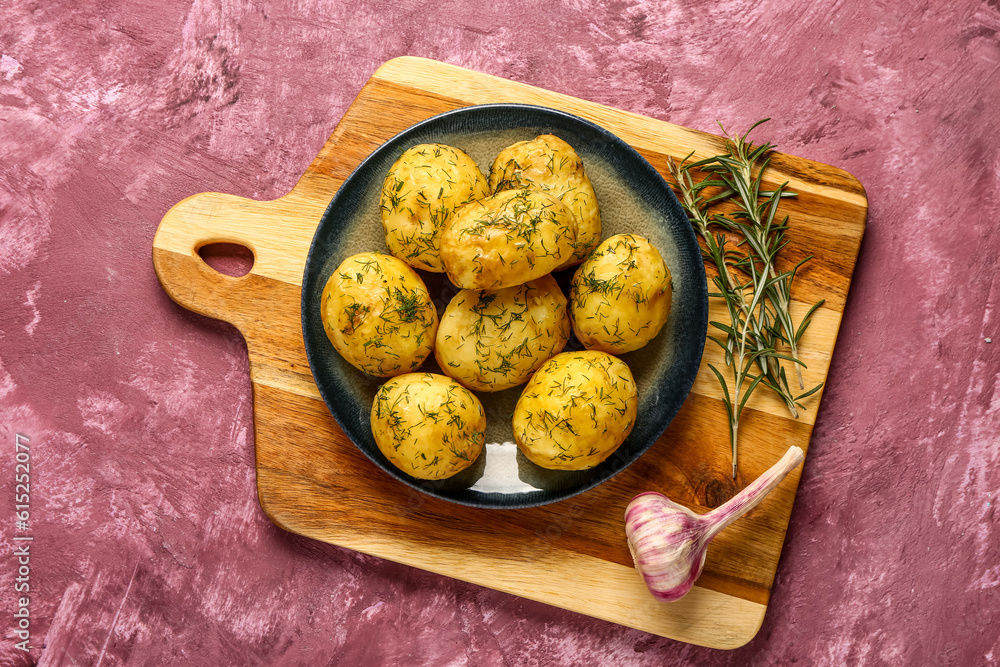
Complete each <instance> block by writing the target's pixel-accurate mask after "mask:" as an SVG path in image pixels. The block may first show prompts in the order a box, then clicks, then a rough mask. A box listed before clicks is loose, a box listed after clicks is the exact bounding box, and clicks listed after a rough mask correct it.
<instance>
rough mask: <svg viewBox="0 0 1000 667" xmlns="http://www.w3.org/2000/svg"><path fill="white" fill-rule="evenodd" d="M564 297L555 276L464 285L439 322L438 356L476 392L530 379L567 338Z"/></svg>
mask: <svg viewBox="0 0 1000 667" xmlns="http://www.w3.org/2000/svg"><path fill="white" fill-rule="evenodd" d="M569 333H570V322H569V308H568V307H567V303H566V297H565V296H563V293H562V290H561V289H559V285H558V284H556V279H555V278H553V277H552V276H551V275H548V276H544V277H542V278H539V279H538V280H533V281H531V282H528V283H525V284H524V285H518V286H517V287H508V288H506V289H502V290H495V291H488V290H483V291H480V290H462V291H461V292H459V293H458V294H456V295H455V297H454V298H453V299H452V300H451V303H449V304H448V308H446V309H445V311H444V315H442V316H441V324H440V325H439V326H438V333H437V342H436V343H435V345H434V358H435V359H437V362H438V366H440V367H441V370H442V371H444V373H445V374H446V375H450V376H451V377H453V378H455V379H456V380H458V381H459V382H461V383H462V384H463V385H465V386H466V387H468V388H470V389H474V390H476V391H501V390H503V389H509V388H511V387H516V386H517V385H519V384H522V383H524V382H527V381H528V378H529V377H531V374H532V373H533V372H534V371H535V369H537V368H538V367H539V366H541V365H542V364H543V363H544V362H545V361H546V360H547V359H549V358H550V357H552V356H553V355H556V354H558V353H560V352H562V350H563V348H564V347H565V346H566V341H568V340H569Z"/></svg>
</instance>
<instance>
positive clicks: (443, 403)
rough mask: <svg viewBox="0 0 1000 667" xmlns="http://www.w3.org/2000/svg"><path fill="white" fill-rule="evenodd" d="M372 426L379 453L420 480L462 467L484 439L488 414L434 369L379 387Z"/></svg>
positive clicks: (449, 473)
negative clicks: (435, 372)
mask: <svg viewBox="0 0 1000 667" xmlns="http://www.w3.org/2000/svg"><path fill="white" fill-rule="evenodd" d="M371 425H372V434H373V435H374V436H375V444H377V445H378V448H379V451H381V452H382V454H384V455H385V457H386V458H387V459H389V462H390V463H392V464H393V465H394V466H396V467H397V468H399V469H400V470H402V471H403V472H405V473H406V474H407V475H410V476H411V477H416V478H418V479H444V478H445V477H451V476H452V475H454V474H455V473H458V472H461V471H462V470H465V469H466V468H468V467H469V466H470V465H472V463H473V462H474V461H475V460H476V459H477V458H478V457H479V454H480V453H481V452H482V451H483V445H484V443H485V442H486V413H485V412H484V411H483V406H482V404H481V403H480V402H479V399H478V398H476V397H475V396H474V395H473V394H472V392H470V391H469V390H468V389H466V388H465V387H463V386H462V385H460V384H458V383H457V382H455V381H454V380H452V379H451V378H447V377H445V376H443V375H435V374H433V373H407V374H406V375H400V376H399V377H395V378H393V379H391V380H389V381H388V382H386V383H385V384H384V385H382V386H381V387H380V388H379V390H378V393H376V394H375V402H374V403H373V404H372V416H371Z"/></svg>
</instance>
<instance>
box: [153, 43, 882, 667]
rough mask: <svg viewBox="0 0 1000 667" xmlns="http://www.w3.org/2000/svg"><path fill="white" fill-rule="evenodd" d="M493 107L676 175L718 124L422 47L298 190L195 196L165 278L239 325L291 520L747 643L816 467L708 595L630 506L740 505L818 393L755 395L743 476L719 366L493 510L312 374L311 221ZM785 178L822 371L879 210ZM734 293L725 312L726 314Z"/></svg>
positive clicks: (800, 174)
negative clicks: (652, 436)
mask: <svg viewBox="0 0 1000 667" xmlns="http://www.w3.org/2000/svg"><path fill="white" fill-rule="evenodd" d="M487 102H524V103H531V104H538V105H542V106H548V107H552V108H556V109H562V110H565V111H569V112H571V113H575V114H577V115H579V116H582V117H584V118H587V119H588V120H591V121H593V122H595V123H597V124H599V125H601V126H603V127H605V128H607V129H608V130H610V131H612V132H614V133H615V134H617V135H618V136H620V137H621V138H622V139H624V140H625V141H627V142H628V143H630V144H631V145H632V146H634V147H635V148H636V149H637V150H639V152H640V153H642V154H643V155H644V156H645V157H646V159H648V160H649V161H650V162H651V163H652V164H653V165H654V166H655V167H656V168H657V169H658V170H659V171H660V172H661V173H662V174H664V175H665V176H666V174H667V169H666V165H667V160H668V158H669V157H671V156H672V157H675V158H680V157H683V156H685V155H687V154H688V153H691V152H692V151H694V152H695V155H696V157H699V156H708V155H711V154H714V153H716V152H717V151H718V150H719V149H720V148H721V146H722V140H721V139H720V138H719V137H715V136H712V135H709V134H705V133H702V132H698V131H695V130H690V129H687V128H682V127H679V126H676V125H671V124H669V123H665V122H662V121H657V120H653V119H650V118H645V117H642V116H638V115H635V114H631V113H627V112H624V111H620V110H616V109H612V108H609V107H605V106H601V105H598V104H594V103H591V102H586V101H584V100H579V99H575V98H572V97H569V96H566V95H560V94H556V93H551V92H548V91H544V90H540V89H537V88H533V87H530V86H526V85H523V84H518V83H514V82H510V81H506V80H503V79H498V78H495V77H490V76H486V75H483V74H478V73H475V72H471V71H468V70H464V69H461V68H457V67H453V66H449V65H444V64H441V63H437V62H433V61H429V60H422V59H417V58H399V59H396V60H392V61H389V62H387V63H386V64H385V65H383V66H382V67H381V68H379V70H378V71H377V72H376V73H375V74H374V75H373V76H372V78H371V80H370V81H369V82H368V83H367V84H366V85H365V87H364V88H363V89H362V91H361V92H360V94H359V95H358V97H357V99H355V101H354V102H353V104H352V105H351V107H350V108H349V109H348V111H347V112H346V113H345V115H344V117H343V119H342V120H341V122H340V123H339V124H338V126H337V127H336V129H335V130H334V132H333V134H332V135H331V136H330V138H329V140H328V141H327V143H326V144H325V146H324V147H323V149H322V150H321V151H320V153H319V155H318V156H317V157H316V159H315V160H314V161H313V163H312V164H311V165H310V166H309V168H308V170H307V171H306V173H305V174H304V175H303V176H302V178H301V179H300V180H299V182H298V183H297V184H296V186H295V188H294V189H293V190H292V191H291V192H290V193H289V194H288V195H286V196H284V197H282V198H280V199H277V200H274V201H269V202H256V201H251V200H247V199H242V198H238V197H233V196H230V195H225V194H220V193H203V194H200V195H195V196H194V197H190V198H188V199H185V200H184V201H182V202H180V203H178V204H177V205H176V206H174V207H173V208H172V209H171V210H170V211H169V212H168V213H167V214H166V215H165V216H164V218H163V220H162V222H161V223H160V227H159V229H158V230H157V234H156V237H155V239H154V243H153V264H154V267H155V269H156V273H157V276H158V277H159V279H160V282H161V284H162V285H163V287H164V289H165V290H166V291H167V293H168V294H169V295H170V297H171V298H172V299H174V300H175V301H176V302H177V303H179V304H180V305H182V306H184V307H185V308H189V309H191V310H193V311H195V312H198V313H201V314H204V315H207V316H209V317H214V318H217V319H221V320H225V321H227V322H231V323H232V324H233V325H235V326H236V327H237V328H238V329H239V331H240V332H241V333H242V334H243V336H244V337H245V338H246V342H247V349H248V353H249V356H250V372H251V380H252V386H253V404H254V436H255V453H256V461H257V490H258V495H259V499H260V503H261V506H262V507H263V509H264V511H265V513H266V514H267V515H268V517H270V518H271V520H272V521H274V522H275V523H276V524H278V525H279V526H282V527H284V528H285V529H287V530H290V531H293V532H296V533H299V534H302V535H306V536H309V537H313V538H315V539H319V540H324V541H326V542H330V543H333V544H337V545H340V546H344V547H348V548H351V549H356V550H358V551H363V552H365V553H370V554H374V555H377V556H381V557H384V558H388V559H392V560H395V561H398V562H401V563H406V564H409V565H412V566H415V567H419V568H423V569H426V570H430V571H432V572H437V573H440V574H444V575H447V576H450V577H455V578H459V579H463V580H466V581H470V582H474V583H477V584H481V585H483V586H488V587H491V588H495V589H498V590H502V591H506V592H509V593H513V594H515V595H520V596H523V597H526V598H531V599H534V600H539V601H542V602H546V603H548V604H552V605H556V606H559V607H564V608H566V609H571V610H575V611H578V612H580V613H584V614H589V615H591V616H595V617H598V618H603V619H606V620H609V621H613V622H615V623H621V624H623V625H627V626H630V627H634V628H638V629H641V630H645V631H647V632H651V633H654V634H658V635H662V636H665V637H671V638H675V639H680V640H682V641H686V642H691V643H695V644H701V645H705V646H712V647H718V648H733V647H736V646H740V645H742V644H744V643H746V642H747V641H749V640H750V639H751V638H752V637H753V636H754V634H755V633H756V632H757V629H758V628H759V627H760V623H761V622H762V620H763V615H764V611H765V609H766V606H767V601H768V596H769V594H770V588H771V585H772V583H773V581H774V575H775V571H776V569H777V566H778V559H779V556H780V554H781V548H782V544H783V542H784V537H785V531H786V529H787V527H788V521H789V518H790V516H791V510H792V504H793V501H794V498H795V491H796V488H797V486H798V481H799V475H800V473H801V469H799V470H796V471H794V472H793V473H792V474H791V475H790V476H789V477H788V478H787V479H786V480H785V481H784V482H783V483H782V484H781V485H780V486H779V487H778V489H777V490H776V491H775V492H774V493H773V494H772V495H771V496H769V497H768V498H767V499H766V500H765V501H764V502H763V503H762V504H761V505H760V506H759V507H758V508H756V509H755V510H753V511H752V512H751V513H750V514H748V515H747V516H746V517H745V518H744V519H742V520H741V521H739V522H737V523H736V524H734V525H733V526H732V527H731V528H729V529H727V530H726V531H725V532H723V533H722V534H721V535H720V536H719V537H718V538H717V539H716V540H715V541H714V542H713V544H712V547H711V548H710V549H709V553H708V560H707V563H706V567H705V571H704V574H703V575H702V577H701V578H700V579H699V581H698V585H697V586H696V587H695V588H694V590H693V592H692V593H691V594H690V595H688V596H687V597H685V598H684V599H683V600H681V601H680V602H677V603H673V604H670V605H662V604H659V603H656V602H655V601H654V600H653V598H652V596H650V595H649V593H648V592H647V591H646V590H645V588H644V586H643V585H642V582H641V580H640V579H639V577H638V575H637V574H636V573H635V571H634V569H633V568H632V565H631V558H630V556H629V553H628V548H627V546H626V544H625V539H624V527H623V518H622V517H623V513H624V509H625V506H626V505H627V504H628V502H629V500H630V499H631V498H632V497H633V496H634V495H635V494H636V493H639V492H641V491H645V490H651V489H655V490H660V491H662V492H664V493H666V494H667V495H669V496H670V497H671V498H673V499H675V500H678V501H679V502H683V503H685V504H687V505H689V506H691V507H693V508H695V509H696V510H699V511H704V510H707V509H709V508H711V507H716V506H718V505H719V504H721V503H722V502H725V500H727V499H728V498H730V497H731V496H732V495H733V494H734V493H736V492H737V491H738V490H739V489H741V488H743V487H744V486H745V485H746V484H747V483H749V482H750V481H751V480H753V479H754V478H756V477H757V476H758V475H759V474H760V473H762V472H763V471H764V470H766V469H767V468H768V467H770V465H771V464H773V463H774V462H775V461H776V460H777V459H778V458H779V457H780V456H781V455H782V454H783V453H784V451H785V450H786V449H787V448H788V447H789V446H790V445H793V444H797V445H799V446H801V447H803V448H804V449H808V444H809V438H810V435H811V433H812V426H813V423H814V420H815V415H816V411H817V408H818V406H819V402H820V400H821V397H822V392H819V393H817V394H816V395H814V396H813V397H811V398H810V399H809V401H808V402H807V408H808V409H807V410H806V411H805V413H804V414H803V415H802V416H801V417H800V419H798V420H794V419H791V418H790V417H789V416H788V415H787V413H786V412H785V411H784V408H783V407H782V406H781V405H780V404H779V403H778V402H777V400H775V399H773V398H771V397H769V396H768V395H767V394H765V393H764V392H757V394H756V395H755V396H754V398H753V399H752V401H751V403H750V404H749V407H748V412H747V413H745V416H744V420H743V425H742V431H741V444H742V446H741V457H740V471H739V477H738V479H736V480H733V479H731V477H730V472H729V471H730V458H729V443H728V436H727V434H726V422H725V413H724V408H723V405H722V402H721V400H720V391H719V389H718V387H717V385H716V383H715V380H714V379H713V378H712V377H711V376H710V372H709V371H708V370H707V367H706V364H707V363H709V362H711V361H714V362H716V363H718V362H719V361H720V358H719V356H718V354H717V353H716V352H715V351H714V350H712V349H711V346H709V347H708V348H707V352H706V355H705V359H704V360H703V363H702V368H701V370H700V371H699V376H698V379H697V381H696V383H695V386H694V390H693V392H692V394H691V396H690V397H689V399H688V400H687V402H686V403H685V405H684V407H683V408H682V409H681V412H680V413H679V414H678V416H677V418H676V419H675V420H674V422H673V423H672V424H671V425H670V427H669V428H668V429H667V431H666V432H665V433H664V434H663V436H662V437H661V438H660V439H659V440H658V441H657V442H656V444H654V446H653V447H652V448H651V449H650V450H649V452H648V453H647V454H645V455H644V456H643V457H641V458H640V459H639V460H638V461H637V462H636V463H634V464H633V465H632V466H630V467H629V468H628V469H627V470H625V471H624V472H623V473H621V474H620V475H618V476H617V477H615V478H613V479H612V480H610V481H609V482H607V483H605V484H603V485H601V486H599V487H597V488H595V489H593V490H591V491H589V492H587V493H584V494H581V495H579V496H576V497H574V498H571V499H568V500H565V501H562V502H559V503H554V504H552V505H547V506H544V507H537V508H529V509H522V510H505V511H495V510H494V511H488V510H480V509H475V508H470V507H464V506H460V505H455V504H453V503H449V502H446V501H442V500H439V499H435V498H432V497H429V496H425V495H423V494H420V493H418V492H416V491H413V490H412V489H410V488H409V487H407V486H405V485H403V484H400V483H398V482H396V481H395V480H393V479H391V478H390V477H388V476H387V475H386V474H384V473H383V472H382V471H381V470H379V469H378V468H377V467H375V466H374V465H373V464H371V463H370V462H369V461H368V459H367V458H365V457H364V455H363V454H362V453H361V452H360V451H359V450H358V449H357V448H356V447H355V446H354V445H353V444H352V443H351V442H350V441H349V440H348V439H347V437H346V436H344V434H343V433H342V432H341V431H340V429H339V428H338V427H337V425H336V423H335V421H334V420H333V418H332V417H331V416H330V414H329V412H328V411H327V409H326V406H325V404H324V403H323V402H322V400H321V399H320V396H319V392H318V390H317V389H316V386H315V384H314V383H313V380H312V376H311V375H310V372H309V366H308V362H307V360H306V357H305V351H304V347H303V342H302V333H301V329H300V313H299V302H300V291H301V281H302V272H303V268H304V264H305V258H306V253H307V251H308V248H309V244H310V242H311V240H312V236H313V232H314V231H315V229H316V226H317V224H318V223H319V220H320V217H321V216H322V214H323V211H324V210H325V208H326V206H327V204H328V203H329V201H330V199H331V198H332V197H333V195H334V194H335V193H336V191H337V189H338V188H339V187H340V184H341V183H342V182H343V181H344V179H346V178H347V176H348V175H349V174H350V173H351V171H353V169H354V168H355V167H356V166H357V165H358V164H359V163H360V162H361V160H363V159H364V158H365V157H367V156H368V154H369V153H370V152H371V151H372V150H374V149H375V148H377V147H378V146H379V145H381V144H382V143H383V142H384V141H386V140H387V139H389V138H390V137H392V136H393V135H395V134H397V133H398V132H400V131H402V130H404V129H406V128H407V127H410V126H411V125H413V124H414V123H416V122H419V121H421V120H424V119H426V118H428V117H430V116H433V115H435V114H438V113H441V112H443V111H446V110H449V109H454V108H459V107H462V106H467V105H471V104H479V103H487ZM772 166H773V170H772V171H771V172H770V179H771V180H772V181H773V182H772V183H771V184H772V185H774V184H776V183H779V182H786V181H787V182H788V187H789V188H790V189H792V190H794V191H796V192H798V193H799V197H798V198H797V199H794V200H789V201H788V204H787V211H788V213H789V215H790V216H791V228H790V230H789V233H788V237H789V239H790V241H791V243H790V246H789V248H788V250H787V258H788V261H795V260H796V259H798V258H802V257H805V256H807V255H813V256H814V257H815V259H814V260H813V261H812V262H810V263H809V265H807V268H806V269H804V270H803V272H802V273H801V276H800V277H799V282H798V285H797V295H798V298H800V299H801V302H797V303H796V304H795V305H794V308H795V310H796V311H798V312H800V313H801V312H803V311H804V309H805V308H806V304H807V303H812V302H814V301H816V300H818V299H826V305H825V306H824V307H823V308H822V309H820V311H818V313H817V316H816V321H815V323H814V324H813V326H812V327H811V329H810V330H809V332H808V333H807V335H806V337H805V338H804V339H803V342H802V345H801V352H802V356H803V359H804V360H805V361H806V363H807V364H808V369H807V371H806V373H805V376H806V381H807V382H808V383H810V384H812V383H817V382H822V381H823V380H825V378H826V375H827V371H828V369H829V365H830V360H831V358H832V354H833V349H834V346H835V343H836V337H837V331H838V329H839V326H840V321H841V317H842V314H843V309H844V304H845V300H846V297H847V293H848V289H849V287H850V282H851V274H852V272H853V270H854V264H855V261H856V258H857V253H858V250H859V247H860V243H861V238H862V235H863V232H864V226H865V219H866V216H867V199H866V197H865V193H864V189H863V188H862V187H861V185H860V183H858V181H857V180H856V179H854V178H853V177H852V176H850V175H849V174H847V173H846V172H844V171H842V170H839V169H836V168H834V167H830V166H828V165H823V164H819V163H816V162H812V161H809V160H804V159H801V158H797V157H794V156H789V155H782V154H779V155H776V156H775V158H774V159H773V161H772ZM215 242H229V243H238V244H242V245H244V246H246V247H247V248H249V249H250V250H251V251H252V252H253V254H254V265H253V268H252V270H251V271H250V273H248V274H247V275H245V276H243V277H240V278H232V277H229V276H224V275H222V274H219V273H217V272H216V271H214V270H213V269H211V268H210V267H208V266H207V265H206V264H205V263H204V261H202V259H201V258H200V257H199V256H198V249H199V248H201V247H203V246H205V245H208V244H210V243H215ZM718 308H719V306H718V305H717V304H716V305H713V313H714V312H716V311H717V310H718Z"/></svg>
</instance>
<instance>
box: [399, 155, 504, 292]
mask: <svg viewBox="0 0 1000 667" xmlns="http://www.w3.org/2000/svg"><path fill="white" fill-rule="evenodd" d="M488 187H489V186H488V182H487V180H486V176H484V175H483V172H482V171H481V170H480V169H479V166H478V165H477V164H476V162H475V160H473V159H472V158H471V157H469V155H468V154H466V153H465V152H464V151H462V150H460V149H458V148H454V147H452V146H447V145H445V144H419V145H417V146H414V147H413V148H410V149H408V150H406V151H405V152H403V154H402V155H400V156H399V159H398V160H396V162H395V163H394V164H393V165H392V167H391V168H390V169H389V172H388V173H387V174H386V176H385V181H384V183H383V184H382V195H381V198H380V208H381V213H382V230H383V231H384V232H385V245H386V247H388V248H389V252H390V253H392V254H393V255H394V256H395V257H397V258H399V259H401V260H403V261H404V262H406V263H407V264H409V265H410V266H413V267H416V268H418V269H424V270H426V271H433V272H435V273H443V272H444V264H443V263H442V262H441V256H440V250H441V229H442V228H443V227H444V224H445V222H446V221H447V220H448V218H449V217H451V215H452V214H453V213H454V212H455V209H457V208H459V207H460V206H462V205H463V204H466V203H468V202H470V201H474V200H476V199H481V198H483V197H485V196H487V195H488V194H489V192H488Z"/></svg>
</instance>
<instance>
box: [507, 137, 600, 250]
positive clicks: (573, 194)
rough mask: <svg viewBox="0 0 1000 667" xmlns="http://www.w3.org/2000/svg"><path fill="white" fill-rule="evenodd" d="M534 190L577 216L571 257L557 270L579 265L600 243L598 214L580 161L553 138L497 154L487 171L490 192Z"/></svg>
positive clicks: (592, 189) (556, 138) (588, 181)
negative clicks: (544, 194)
mask: <svg viewBox="0 0 1000 667" xmlns="http://www.w3.org/2000/svg"><path fill="white" fill-rule="evenodd" d="M518 188H533V189H535V190H542V191H543V192H547V193H549V194H550V195H552V196H553V197H555V198H556V199H558V200H559V201H561V202H562V203H564V204H566V206H568V207H569V210H571V211H573V214H574V215H575V216H576V245H575V246H574V248H573V256H572V257H571V258H570V259H569V260H567V261H566V262H564V263H563V265H562V266H560V267H559V268H563V267H566V266H571V265H573V264H579V263H580V262H582V261H583V260H584V259H586V258H587V256H588V255H589V254H590V253H591V252H592V251H593V250H594V248H596V247H597V244H598V243H600V242H601V212H600V210H599V209H598V207H597V195H596V194H595V193H594V187H593V186H592V185H591V184H590V178H589V177H588V176H587V172H586V171H584V169H583V160H581V159H580V156H578V155H577V154H576V151H575V150H573V147H572V146H570V145H569V144H568V143H566V142H565V141H563V140H562V139H560V138H559V137H557V136H555V135H552V134H542V135H539V136H537V137H535V138H534V139H532V140H531V141H519V142H518V143H516V144H513V145H511V146H508V147H507V148H505V149H503V150H502V151H500V154H499V155H497V157H496V159H495V160H494V161H493V166H492V167H490V192H502V191H504V190H514V189H518Z"/></svg>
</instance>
